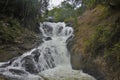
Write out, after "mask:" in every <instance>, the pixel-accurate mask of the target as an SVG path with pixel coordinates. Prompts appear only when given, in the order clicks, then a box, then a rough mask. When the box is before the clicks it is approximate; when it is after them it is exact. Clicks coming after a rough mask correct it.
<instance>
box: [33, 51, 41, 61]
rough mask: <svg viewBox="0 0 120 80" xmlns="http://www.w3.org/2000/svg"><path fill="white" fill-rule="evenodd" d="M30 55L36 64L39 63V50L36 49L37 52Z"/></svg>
mask: <svg viewBox="0 0 120 80" xmlns="http://www.w3.org/2000/svg"><path fill="white" fill-rule="evenodd" d="M31 54H32V55H33V58H34V60H35V61H36V62H38V61H39V56H40V52H39V50H38V49H37V50H35V51H33V52H32V53H31Z"/></svg>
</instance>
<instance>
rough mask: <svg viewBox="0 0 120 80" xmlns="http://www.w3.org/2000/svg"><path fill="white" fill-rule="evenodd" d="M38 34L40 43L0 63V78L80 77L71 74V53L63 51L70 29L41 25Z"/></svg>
mask: <svg viewBox="0 0 120 80" xmlns="http://www.w3.org/2000/svg"><path fill="white" fill-rule="evenodd" d="M40 31H41V33H42V37H43V43H42V44H40V45H39V46H38V47H37V48H34V49H32V50H30V51H28V52H26V53H24V54H23V55H21V56H19V57H15V58H13V59H11V60H9V61H8V62H1V63H0V74H1V75H3V76H6V77H7V78H9V79H10V80H44V79H43V76H44V77H49V76H52V75H54V77H55V75H56V80H57V76H59V75H60V74H62V75H64V73H65V74H69V75H70V74H72V73H76V74H80V73H81V72H80V71H78V72H76V71H74V70H72V68H71V64H70V53H69V51H68V50H67V48H66V45H67V41H68V39H70V38H71V37H73V29H72V28H71V27H68V26H66V25H65V23H64V22H59V23H51V22H44V23H41V24H40ZM66 72H67V73H66ZM72 75H73V74H72ZM81 75H82V74H81ZM86 75H87V74H86ZM77 77H78V76H77ZM49 78H50V77H49ZM51 80H53V79H51ZM60 80H62V79H60ZM90 80H93V79H90Z"/></svg>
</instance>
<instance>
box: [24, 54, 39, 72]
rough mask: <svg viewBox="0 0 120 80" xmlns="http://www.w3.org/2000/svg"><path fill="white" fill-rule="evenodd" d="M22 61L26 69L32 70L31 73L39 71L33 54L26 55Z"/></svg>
mask: <svg viewBox="0 0 120 80" xmlns="http://www.w3.org/2000/svg"><path fill="white" fill-rule="evenodd" d="M22 62H23V64H22V66H23V67H24V68H25V70H26V71H28V72H30V73H31V74H36V73H38V69H37V67H36V66H35V65H36V63H35V62H34V61H33V57H32V56H31V55H30V56H26V57H24V58H23V60H22Z"/></svg>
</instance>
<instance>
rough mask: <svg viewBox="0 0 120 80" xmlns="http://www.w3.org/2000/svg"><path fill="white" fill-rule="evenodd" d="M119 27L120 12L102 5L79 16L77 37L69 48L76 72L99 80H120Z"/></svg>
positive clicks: (76, 27) (76, 30)
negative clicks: (77, 70)
mask: <svg viewBox="0 0 120 80" xmlns="http://www.w3.org/2000/svg"><path fill="white" fill-rule="evenodd" d="M119 23H120V12H119V10H112V9H109V8H108V7H105V6H101V5H99V6H97V7H96V8H94V9H92V10H87V11H86V12H85V13H84V14H83V15H82V16H80V17H79V18H78V25H77V26H75V27H74V29H75V37H74V39H73V41H72V43H69V44H68V45H69V46H71V47H69V50H70V51H71V63H72V67H73V69H82V70H83V72H85V73H88V74H90V75H93V76H94V77H95V78H96V79H97V80H119V79H120V62H119V59H120V56H119V54H120V35H119V34H120V24H119ZM118 70H119V71H118Z"/></svg>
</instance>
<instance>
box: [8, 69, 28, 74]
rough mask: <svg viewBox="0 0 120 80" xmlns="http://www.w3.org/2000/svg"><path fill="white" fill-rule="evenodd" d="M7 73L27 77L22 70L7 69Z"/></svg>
mask: <svg viewBox="0 0 120 80" xmlns="http://www.w3.org/2000/svg"><path fill="white" fill-rule="evenodd" d="M9 71H10V72H11V73H12V74H15V75H28V73H27V72H25V71H23V70H19V69H9Z"/></svg>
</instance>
